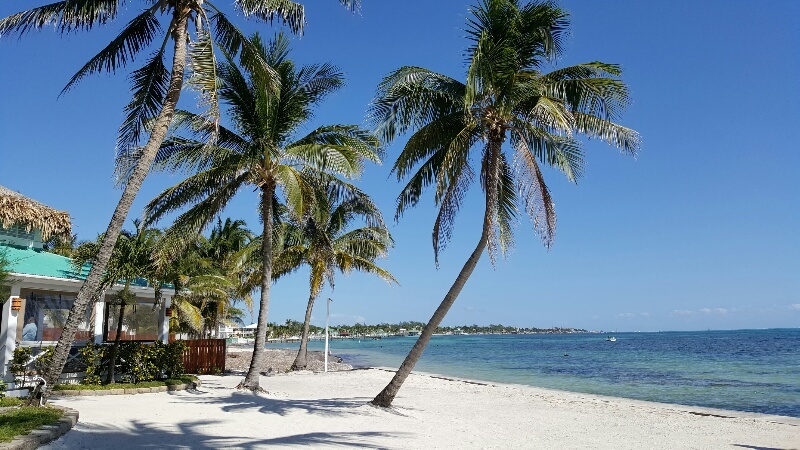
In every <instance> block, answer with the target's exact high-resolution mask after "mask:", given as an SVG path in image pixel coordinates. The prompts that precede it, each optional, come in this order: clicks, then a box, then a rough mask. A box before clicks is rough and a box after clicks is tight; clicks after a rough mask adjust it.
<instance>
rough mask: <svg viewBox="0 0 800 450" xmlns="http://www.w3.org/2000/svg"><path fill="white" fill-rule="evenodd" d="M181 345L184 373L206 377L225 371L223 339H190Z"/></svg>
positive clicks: (225, 349) (225, 350)
mask: <svg viewBox="0 0 800 450" xmlns="http://www.w3.org/2000/svg"><path fill="white" fill-rule="evenodd" d="M183 343H184V344H186V350H185V351H184V352H183V366H184V372H186V373H195V374H199V375H207V374H216V373H222V372H224V371H225V354H226V352H227V348H226V346H225V339H192V340H187V341H183Z"/></svg>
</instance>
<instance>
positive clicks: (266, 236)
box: [236, 181, 275, 392]
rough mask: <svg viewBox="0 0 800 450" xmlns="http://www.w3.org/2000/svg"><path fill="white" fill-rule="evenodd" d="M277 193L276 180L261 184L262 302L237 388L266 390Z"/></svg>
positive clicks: (254, 390)
mask: <svg viewBox="0 0 800 450" xmlns="http://www.w3.org/2000/svg"><path fill="white" fill-rule="evenodd" d="M274 195H275V182H274V181H270V182H268V183H266V184H264V185H263V186H261V223H263V224H264V232H263V234H262V235H261V263H262V271H263V272H262V277H263V278H262V280H261V304H260V305H259V308H258V322H257V325H256V339H255V344H254V345H253V359H252V360H251V361H250V368H249V369H248V370H247V375H246V376H245V379H244V380H242V382H241V383H239V385H238V386H236V388H237V389H249V390H251V391H253V392H256V391H264V390H263V389H261V386H260V385H259V376H260V375H261V367H263V365H264V358H265V355H266V347H265V345H266V343H267V313H268V312H269V291H270V287H271V286H272V197H273V196H274Z"/></svg>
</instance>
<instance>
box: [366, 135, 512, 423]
mask: <svg viewBox="0 0 800 450" xmlns="http://www.w3.org/2000/svg"><path fill="white" fill-rule="evenodd" d="M501 145H502V140H499V141H494V142H493V145H490V148H489V150H488V151H489V154H488V155H487V156H486V157H485V161H486V162H485V164H486V165H487V166H486V167H484V168H483V170H484V172H485V173H486V174H487V176H486V179H487V181H486V211H485V212H484V216H483V229H482V231H481V238H480V240H479V241H478V245H477V246H476V247H475V250H473V251H472V254H471V255H470V256H469V259H467V262H466V263H465V264H464V267H462V268H461V272H459V273H458V277H456V281H455V282H454V283H453V285H452V286H451V287H450V290H449V291H447V295H445V296H444V300H442V303H441V304H440V305H439V307H438V308H436V311H434V313H433V316H432V317H431V320H429V321H428V323H427V324H426V325H425V327H424V328H423V329H422V333H420V335H419V339H417V342H416V343H415V344H414V347H412V348H411V351H410V352H409V353H408V356H406V359H405V360H404V361H403V364H401V365H400V368H399V369H397V372H396V373H395V374H394V377H392V381H390V382H389V384H387V385H386V387H385V388H383V390H382V391H381V392H380V393H379V394H378V395H376V396H375V398H374V399H372V401H371V402H370V403H372V404H373V405H375V406H381V407H384V408H388V407H390V406H392V401H393V400H394V398H395V396H397V392H398V391H400V387H402V386H403V382H405V381H406V378H408V376H409V375H410V374H411V371H412V370H413V369H414V366H415V365H416V364H417V361H419V359H420V358H421V357H422V353H423V352H424V351H425V347H426V346H427V345H428V342H430V340H431V336H433V333H434V332H435V331H436V328H437V327H438V326H439V324H441V323H442V320H443V319H444V316H445V315H446V314H447V311H449V310H450V307H451V306H453V303H455V301H456V298H458V294H459V293H461V289H463V288H464V285H465V284H466V283H467V280H468V279H469V277H470V275H472V272H473V270H475V266H477V265H478V261H479V260H480V259H481V254H483V251H484V250H485V249H486V245H487V243H488V242H489V234H490V233H491V232H492V223H493V221H492V217H493V214H494V209H495V208H496V207H497V189H498V187H497V175H498V159H499V156H500V146H501Z"/></svg>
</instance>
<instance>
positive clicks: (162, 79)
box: [0, 0, 359, 401]
mask: <svg viewBox="0 0 800 450" xmlns="http://www.w3.org/2000/svg"><path fill="white" fill-rule="evenodd" d="M125 3H126V2H125V1H124V0H61V1H57V2H55V3H51V4H48V5H44V6H40V7H37V8H33V9H29V10H26V11H21V12H19V13H16V14H12V15H11V16H8V17H6V18H3V19H0V36H6V35H9V34H18V35H20V36H22V35H24V34H26V33H27V32H29V31H32V30H39V29H42V28H45V27H49V26H53V27H54V28H55V29H57V30H58V31H59V32H60V33H61V34H69V33H71V32H74V31H80V30H91V29H92V28H94V27H95V26H99V25H105V24H106V23H108V22H110V21H112V20H113V19H115V18H117V16H118V15H119V14H120V13H121V12H122V11H124V10H125V8H124V6H125ZM233 3H234V5H235V6H236V7H237V8H238V9H239V10H240V11H241V12H242V13H243V14H244V15H245V16H246V17H251V18H255V19H257V20H260V21H262V22H265V23H272V21H273V20H274V19H276V18H277V19H279V20H281V21H283V22H284V23H285V24H287V25H288V26H289V27H290V29H291V30H292V31H293V32H302V30H303V26H304V24H305V12H304V8H303V6H302V5H301V4H299V3H296V2H293V1H291V0H234V2H233ZM340 3H342V4H344V5H346V6H347V7H349V8H351V9H353V10H354V9H356V8H357V7H358V5H359V1H358V0H340ZM144 6H145V7H144V9H143V10H142V11H141V12H140V13H139V14H138V15H136V17H134V18H133V19H132V20H131V21H130V22H129V23H128V24H127V25H126V26H125V27H124V28H123V29H122V31H121V32H120V33H119V35H117V37H116V38H114V39H113V40H112V41H111V42H110V43H109V44H108V45H107V46H106V47H105V48H104V49H102V50H101V51H100V52H99V53H98V54H97V55H95V56H94V57H93V58H92V59H91V60H89V62H87V63H86V64H85V65H84V66H83V67H82V68H81V69H80V70H79V71H78V72H77V73H76V74H75V75H74V76H73V77H72V79H71V80H70V81H69V82H68V83H67V85H66V86H65V87H64V90H63V91H62V92H65V91H67V90H69V89H70V88H71V87H73V86H74V85H75V84H76V83H78V82H79V81H81V80H82V79H83V78H85V77H87V76H89V75H92V74H94V73H98V72H112V73H113V72H116V71H117V70H118V69H123V68H125V67H127V66H128V64H129V63H131V62H132V61H133V60H134V59H135V57H136V56H137V55H138V54H140V53H141V52H143V51H145V50H147V49H148V48H151V46H152V45H153V44H155V47H156V50H155V52H154V53H153V54H152V55H151V56H150V58H149V59H148V60H147V61H146V62H145V64H144V66H142V67H140V68H139V69H137V70H135V71H134V72H133V73H132V74H131V77H130V79H131V83H132V91H133V99H132V100H131V102H130V103H129V104H128V106H127V107H126V108H125V112H126V117H125V121H124V122H123V124H122V126H121V127H120V132H119V138H118V142H117V146H118V149H119V151H120V153H121V154H123V155H124V154H128V153H131V152H133V153H136V157H135V158H133V159H135V161H136V163H135V164H131V165H129V166H127V167H126V171H127V173H126V176H124V180H125V183H124V189H123V193H122V197H121V198H120V201H119V203H118V204H117V207H116V208H115V210H114V213H113V215H112V216H111V220H110V222H109V225H108V229H107V230H106V232H105V233H104V237H105V238H104V240H103V242H102V244H101V246H100V248H99V251H98V254H97V257H96V259H95V262H94V264H93V265H92V268H91V270H90V272H89V274H88V276H87V277H86V279H85V281H84V283H83V285H82V286H81V289H80V291H79V293H78V296H77V299H76V300H75V302H74V304H73V307H72V310H71V311H70V314H69V317H68V319H67V324H66V326H65V327H64V330H63V332H62V333H61V338H60V339H59V341H58V344H57V345H56V350H55V356H54V358H53V361H52V364H51V365H50V366H49V367H48V368H47V370H46V371H45V373H44V377H45V379H46V380H47V386H53V385H55V382H56V381H57V379H58V376H59V375H60V374H61V371H62V370H63V369H64V364H65V363H66V360H67V355H68V354H69V350H70V348H71V346H72V342H73V341H74V338H75V333H76V331H77V329H78V326H79V324H80V322H81V320H82V319H83V316H84V313H85V311H86V307H87V306H88V305H89V303H90V302H91V299H92V297H93V295H94V294H95V291H96V290H97V286H98V285H99V284H100V279H101V277H102V276H103V273H104V272H105V270H106V265H107V264H108V261H109V259H110V258H111V254H112V252H113V249H114V245H115V243H116V241H117V237H118V236H119V233H120V231H121V230H122V226H123V223H124V222H125V218H126V217H127V216H128V212H129V211H130V208H131V205H132V204H133V200H134V199H135V197H136V194H137V193H138V192H139V188H140V187H141V185H142V182H143V181H144V179H145V177H146V176H147V173H148V171H149V169H150V166H151V163H152V162H153V159H154V158H155V156H156V153H157V151H158V149H159V147H160V146H161V143H162V142H163V141H164V138H165V137H166V135H167V130H168V127H169V124H170V123H171V122H172V116H173V114H174V112H175V108H176V106H177V104H178V99H179V98H180V93H181V89H182V87H183V83H184V75H185V71H186V65H187V61H189V62H190V69H191V75H192V77H191V79H190V81H191V83H192V85H193V86H194V87H195V88H196V89H198V90H199V91H200V93H201V97H202V99H203V103H205V104H206V105H208V106H209V110H208V116H209V118H211V119H212V120H216V119H215V117H216V116H217V112H216V111H217V109H216V103H217V86H216V82H217V77H216V74H215V73H214V69H215V67H216V64H215V61H216V55H215V46H217V47H220V48H221V49H222V50H223V53H226V54H228V55H236V54H239V53H240V52H241V55H242V57H243V58H247V59H248V60H250V61H252V70H253V71H259V72H261V75H262V76H261V82H262V83H267V84H268V85H269V86H270V88H271V89H272V90H274V88H275V87H276V86H275V83H271V82H272V81H275V78H274V74H273V73H272V72H271V71H270V70H269V68H268V67H266V66H265V65H264V64H263V61H262V60H260V58H259V57H258V53H257V52H256V51H254V50H255V49H253V48H252V47H251V46H250V44H249V43H248V41H247V40H246V39H244V37H243V35H242V33H241V32H240V31H239V29H238V28H237V27H236V26H235V25H234V24H233V23H232V22H230V20H228V18H227V17H226V16H225V14H223V13H222V12H221V11H220V10H219V9H218V8H217V7H216V6H214V4H213V3H211V2H209V1H207V0H146V1H144ZM160 17H163V18H164V22H166V24H167V26H166V27H165V26H163V25H162V22H161V20H160ZM190 24H194V25H195V27H196V31H195V35H194V39H193V41H192V43H191V45H189V42H190V40H191V39H192V36H191V34H190V31H189V30H190ZM159 38H160V39H159ZM159 41H160V42H159ZM170 41H172V67H171V69H170V70H168V69H167V65H166V64H165V63H164V59H165V58H166V57H167V50H168V47H169V45H168V44H169V42H170ZM259 69H262V70H259ZM147 133H149V136H148V138H147V143H146V144H145V146H144V147H142V148H139V147H138V145H139V142H140V141H141V140H143V136H144V135H145V134H147ZM48 394H49V392H44V399H45V401H46V400H47V396H48Z"/></svg>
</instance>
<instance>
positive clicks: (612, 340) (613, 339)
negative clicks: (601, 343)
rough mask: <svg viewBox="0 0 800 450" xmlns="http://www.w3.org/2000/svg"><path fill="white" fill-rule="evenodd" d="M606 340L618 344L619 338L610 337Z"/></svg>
mask: <svg viewBox="0 0 800 450" xmlns="http://www.w3.org/2000/svg"><path fill="white" fill-rule="evenodd" d="M606 340H607V341H608V342H617V338H615V337H614V336H609V337H607V338H606Z"/></svg>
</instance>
